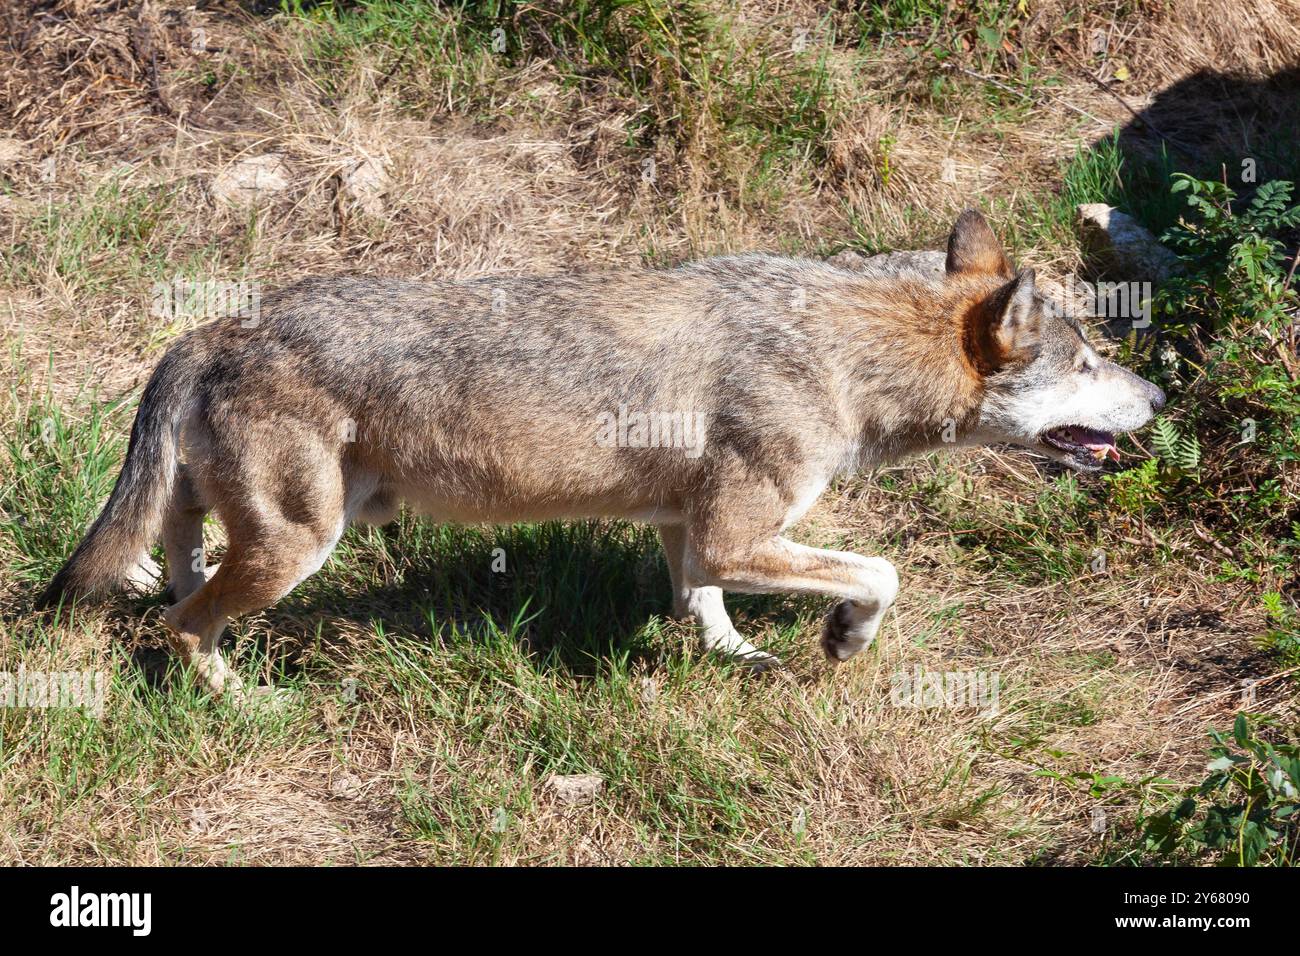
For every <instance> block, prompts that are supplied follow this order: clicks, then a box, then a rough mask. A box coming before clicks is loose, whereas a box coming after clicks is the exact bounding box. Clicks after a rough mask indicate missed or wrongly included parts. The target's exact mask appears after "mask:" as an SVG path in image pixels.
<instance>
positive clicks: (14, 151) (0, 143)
mask: <svg viewBox="0 0 1300 956" xmlns="http://www.w3.org/2000/svg"><path fill="white" fill-rule="evenodd" d="M26 158H27V146H26V144H24V143H23V141H22V140H20V139H12V138H0V169H8V168H9V167H10V166H12V165H14V163H18V162H21V161H22V160H24V159H26Z"/></svg>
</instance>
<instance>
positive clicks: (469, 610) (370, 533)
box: [141, 516, 825, 676]
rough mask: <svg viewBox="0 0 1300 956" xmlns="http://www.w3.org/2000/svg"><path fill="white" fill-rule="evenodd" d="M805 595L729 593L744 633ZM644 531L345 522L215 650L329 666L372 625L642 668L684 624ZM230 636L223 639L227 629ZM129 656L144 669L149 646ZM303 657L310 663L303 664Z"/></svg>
mask: <svg viewBox="0 0 1300 956" xmlns="http://www.w3.org/2000/svg"><path fill="white" fill-rule="evenodd" d="M822 603H825V602H818V601H817V599H810V598H792V597H786V596H783V595H741V594H734V595H733V594H729V595H728V596H727V606H728V609H729V611H730V612H731V614H732V618H733V620H734V621H735V623H736V626H737V627H738V628H739V629H740V630H741V631H742V632H743V633H745V634H746V635H747V636H750V635H756V634H757V635H759V637H760V642H761V641H762V635H763V634H764V633H771V632H772V631H773V630H778V631H779V630H785V629H788V628H790V627H793V626H797V625H798V623H799V622H800V620H801V618H803V617H806V615H807V614H808V613H810V612H816V611H818V610H819V609H820V606H821V604H822ZM671 609H672V588H671V585H670V583H669V577H668V569H667V565H666V563H665V560H664V556H663V549H662V547H661V546H660V544H659V538H658V534H657V532H656V531H655V530H654V529H653V528H650V527H642V526H632V525H628V524H624V523H621V522H583V523H574V524H560V523H552V524H542V525H527V526H509V527H499V528H479V527H463V526H455V525H433V524H423V523H420V522H418V521H417V520H415V519H411V518H409V517H406V516H404V517H403V518H402V519H401V520H400V521H399V523H398V524H397V525H395V526H390V527H386V528H372V529H357V528H354V529H351V530H349V532H348V533H347V534H346V535H345V536H344V539H343V541H342V542H341V543H340V545H339V548H338V549H336V551H335V553H334V555H333V556H332V558H331V560H330V561H329V562H327V564H326V566H325V567H324V568H322V569H321V570H320V571H318V572H317V573H316V574H315V575H313V576H312V577H311V578H309V579H308V580H307V581H305V582H304V583H303V584H301V585H300V586H299V587H298V589H296V590H295V591H294V592H293V593H292V594H290V595H289V596H287V597H285V598H283V599H282V600H280V601H279V602H278V603H276V604H275V605H274V606H272V607H271V608H269V609H267V610H266V611H264V612H263V613H262V614H261V615H259V616H257V617H255V618H253V619H252V623H251V625H241V622H239V621H236V622H235V623H234V624H233V625H232V626H231V629H229V630H228V631H227V634H226V636H225V637H224V638H223V642H222V649H223V651H226V652H229V651H230V650H231V649H232V645H234V644H238V643H241V642H243V641H245V640H246V635H248V636H253V637H254V645H255V653H256V654H257V655H258V656H270V657H271V658H273V660H274V661H275V663H274V666H273V670H275V671H277V672H278V673H281V674H286V675H293V674H295V673H298V672H300V671H301V669H302V666H303V665H302V661H303V660H309V661H320V662H321V663H322V664H323V665H324V666H325V667H327V668H329V669H342V668H345V667H346V666H347V664H348V659H349V654H351V653H354V652H355V644H356V641H357V640H358V639H360V640H362V641H364V640H365V639H366V638H367V637H368V636H370V635H373V634H374V633H375V631H376V629H382V631H383V633H384V635H385V636H386V637H387V638H388V639H389V640H392V641H398V642H402V643H406V642H410V643H411V644H413V645H415V646H428V645H429V644H430V643H432V642H443V643H447V644H456V643H462V644H463V643H465V642H468V643H470V644H490V643H493V642H496V641H507V642H513V643H515V644H517V645H519V646H521V647H522V648H523V650H524V651H525V652H526V653H527V656H528V658H529V660H530V661H531V662H532V664H533V666H535V667H537V668H539V669H558V670H561V671H563V672H565V673H567V674H570V675H573V676H593V675H595V674H597V673H599V672H600V671H601V670H602V668H605V667H607V666H608V663H609V662H610V661H611V660H614V659H618V658H626V659H627V661H628V664H629V666H637V665H640V666H644V667H647V668H650V669H653V668H655V667H658V666H660V665H661V664H663V663H664V661H665V660H669V659H672V658H674V657H680V656H682V655H684V654H686V653H687V650H688V644H693V642H694V641H695V636H694V632H693V631H692V630H691V629H689V628H688V627H685V626H683V625H679V624H677V623H675V622H672V621H671V619H670V613H671ZM232 635H234V636H233V638H232ZM146 653H147V654H148V656H147V658H142V659H141V663H142V664H145V665H146V666H147V665H148V664H149V663H152V664H153V665H154V666H156V663H157V662H156V660H153V657H154V655H153V654H152V653H148V652H146ZM311 666H312V667H314V666H315V665H314V664H313V665H311Z"/></svg>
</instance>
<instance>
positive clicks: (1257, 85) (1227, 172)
mask: <svg viewBox="0 0 1300 956" xmlns="http://www.w3.org/2000/svg"><path fill="white" fill-rule="evenodd" d="M1119 147H1120V150H1121V152H1122V153H1123V155H1124V171H1123V180H1124V181H1123V183H1122V185H1121V186H1120V187H1119V188H1118V189H1117V190H1116V194H1115V195H1114V196H1113V197H1108V200H1107V201H1109V202H1111V203H1112V204H1113V205H1116V206H1119V207H1120V208H1121V209H1124V210H1125V211H1126V212H1129V213H1131V214H1133V215H1134V216H1136V217H1137V218H1138V219H1139V220H1140V221H1142V222H1143V223H1144V224H1145V225H1146V226H1147V228H1149V229H1151V230H1152V231H1153V232H1155V233H1157V234H1159V233H1160V232H1161V231H1163V230H1164V229H1166V228H1168V227H1169V226H1171V225H1173V224H1174V223H1175V222H1176V221H1177V218H1178V215H1179V213H1180V212H1182V211H1183V209H1184V208H1185V205H1184V203H1183V201H1182V199H1181V198H1179V197H1177V196H1173V197H1171V196H1170V194H1169V183H1170V176H1171V174H1172V173H1174V172H1186V173H1191V174H1193V175H1196V176H1198V177H1200V178H1202V179H1223V178H1224V177H1225V176H1226V178H1227V182H1228V185H1229V186H1230V187H1232V188H1233V189H1234V190H1236V192H1237V194H1238V199H1237V202H1238V203H1239V204H1245V203H1248V202H1249V201H1250V199H1251V197H1252V196H1253V195H1254V193H1255V190H1256V188H1257V187H1258V186H1259V185H1261V184H1263V183H1266V182H1268V181H1269V180H1273V179H1284V180H1288V181H1290V182H1297V181H1300V65H1297V66H1295V67H1293V68H1291V69H1287V70H1284V71H1282V72H1280V73H1276V74H1274V75H1272V76H1270V77H1267V78H1264V79H1260V78H1257V77H1243V76H1236V75H1232V74H1225V73H1216V72H1214V71H1212V70H1202V71H1201V72H1198V73H1195V74H1193V75H1191V76H1188V77H1186V78H1185V79H1183V80H1180V81H1179V82H1177V83H1175V84H1173V85H1172V86H1170V87H1168V88H1167V89H1164V90H1161V91H1160V92H1159V93H1158V94H1157V95H1156V96H1155V98H1154V100H1153V101H1152V102H1151V104H1150V105H1149V106H1147V107H1146V108H1145V109H1142V110H1140V111H1138V112H1137V115H1136V116H1135V117H1134V118H1133V119H1132V120H1131V121H1130V122H1129V123H1128V124H1127V125H1125V126H1124V127H1123V128H1122V129H1121V130H1120V132H1119Z"/></svg>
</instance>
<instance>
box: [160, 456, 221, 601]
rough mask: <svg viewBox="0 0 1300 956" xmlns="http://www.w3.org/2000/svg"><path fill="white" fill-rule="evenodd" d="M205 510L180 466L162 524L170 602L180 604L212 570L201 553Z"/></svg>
mask: <svg viewBox="0 0 1300 956" xmlns="http://www.w3.org/2000/svg"><path fill="white" fill-rule="evenodd" d="M207 513H208V508H207V506H206V505H204V504H203V503H202V502H201V501H200V500H199V496H198V492H197V490H196V489H195V487H194V482H193V479H192V478H191V477H190V474H189V469H188V468H187V467H186V466H184V465H182V466H181V469H180V474H178V475H177V476H176V485H175V489H174V491H173V492H172V500H171V504H170V505H168V508H167V517H166V518H165V520H164V522H163V533H162V539H163V551H164V553H165V554H166V556H167V578H168V582H169V590H170V591H171V599H172V601H173V602H178V601H183V600H185V599H186V598H187V597H189V596H190V595H191V594H193V593H194V592H195V591H197V590H198V589H199V588H200V587H202V586H203V584H204V582H205V581H207V579H208V578H210V577H211V576H212V575H213V574H214V573H215V571H216V568H209V567H208V566H207V561H206V556H205V553H204V550H203V519H204V517H205V516H206V515H207Z"/></svg>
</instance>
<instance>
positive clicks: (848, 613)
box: [822, 601, 859, 661]
mask: <svg viewBox="0 0 1300 956" xmlns="http://www.w3.org/2000/svg"><path fill="white" fill-rule="evenodd" d="M856 616H857V615H856V609H855V608H854V607H853V602H852V601H841V602H840V603H839V604H837V605H835V606H834V607H833V608H831V610H830V613H829V614H827V615H826V623H825V625H824V626H823V627H822V650H823V651H825V652H826V656H827V657H829V658H830V659H831V660H833V661H843V660H848V659H849V658H850V657H852V656H853V654H854V653H856V652H857V651H858V650H859V642H858V641H856V640H853V639H852V637H851V636H850V634H851V632H852V630H853V626H854V624H855V621H856Z"/></svg>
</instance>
